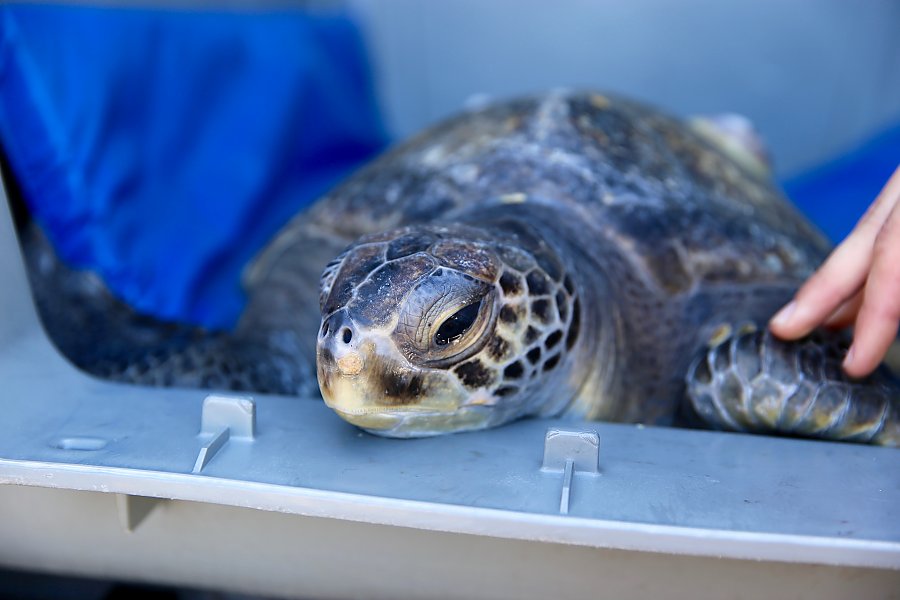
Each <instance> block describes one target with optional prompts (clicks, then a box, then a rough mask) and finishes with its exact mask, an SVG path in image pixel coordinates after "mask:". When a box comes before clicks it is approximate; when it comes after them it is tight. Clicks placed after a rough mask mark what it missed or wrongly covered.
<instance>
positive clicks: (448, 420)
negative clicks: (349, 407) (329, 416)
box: [336, 406, 491, 438]
mask: <svg viewBox="0 0 900 600" xmlns="http://www.w3.org/2000/svg"><path fill="white" fill-rule="evenodd" d="M336 412H337V413H338V414H339V415H340V416H341V417H342V418H343V419H345V420H347V421H349V422H350V423H353V424H354V425H356V426H358V427H360V428H362V429H364V430H366V431H368V432H369V433H373V434H375V435H380V436H382V437H392V438H420V437H433V436H437V435H446V434H448V433H461V432H464V431H476V430H479V429H485V428H487V427H490V426H491V419H490V416H491V415H490V412H491V411H490V410H489V409H488V408H487V407H484V406H466V407H462V408H460V409H458V410H456V411H454V412H452V413H428V412H418V411H415V412H413V411H392V412H388V413H372V414H369V415H344V414H342V413H341V412H340V411H336ZM372 417H374V418H372Z"/></svg>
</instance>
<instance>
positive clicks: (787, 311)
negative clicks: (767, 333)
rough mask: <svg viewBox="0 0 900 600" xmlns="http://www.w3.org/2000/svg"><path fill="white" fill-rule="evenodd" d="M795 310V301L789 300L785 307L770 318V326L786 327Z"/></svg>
mask: <svg viewBox="0 0 900 600" xmlns="http://www.w3.org/2000/svg"><path fill="white" fill-rule="evenodd" d="M796 308H797V301H796V300H791V301H790V302H789V303H788V305H787V306H785V307H784V308H782V309H781V310H779V311H778V312H777V313H775V316H774V317H772V321H771V323H772V325H776V326H781V325H787V324H788V321H790V320H791V316H792V315H793V314H794V310H796Z"/></svg>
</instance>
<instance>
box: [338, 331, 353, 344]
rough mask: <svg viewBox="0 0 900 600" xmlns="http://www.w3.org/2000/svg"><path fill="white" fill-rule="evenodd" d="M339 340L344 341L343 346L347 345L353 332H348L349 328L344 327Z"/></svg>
mask: <svg viewBox="0 0 900 600" xmlns="http://www.w3.org/2000/svg"><path fill="white" fill-rule="evenodd" d="M341 339H342V340H344V343H345V344H349V343H350V340H352V339H353V332H352V331H350V328H349V327H344V330H343V331H342V332H341Z"/></svg>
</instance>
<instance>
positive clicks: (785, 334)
mask: <svg viewBox="0 0 900 600" xmlns="http://www.w3.org/2000/svg"><path fill="white" fill-rule="evenodd" d="M874 238H875V235H874V234H873V235H872V236H871V237H870V236H869V235H867V234H866V233H865V232H863V233H856V232H854V234H851V235H850V237H848V238H847V239H846V240H844V242H843V243H842V244H841V245H840V246H838V247H837V249H835V251H834V252H833V253H832V254H831V256H829V257H828V260H826V261H825V263H824V264H823V265H822V266H821V267H820V268H819V270H818V271H816V272H815V273H814V274H813V275H812V276H811V277H810V278H809V279H808V280H807V281H806V283H804V284H803V286H802V287H801V288H800V289H799V290H798V291H797V294H796V295H795V296H794V300H793V301H791V302H790V303H789V304H788V305H787V306H785V307H784V308H782V309H781V310H780V311H779V312H778V313H777V314H776V315H775V316H774V317H773V318H772V320H771V322H770V323H769V328H770V329H771V330H772V333H774V334H775V335H777V336H778V337H781V338H785V339H796V338H799V337H803V336H804V335H806V334H808V333H809V332H810V331H812V330H813V329H815V328H816V327H817V326H818V325H819V324H820V323H822V322H823V321H824V320H825V319H826V318H827V317H828V316H829V315H831V314H832V313H834V312H835V311H836V310H837V309H838V307H839V306H840V305H841V304H843V303H844V302H846V301H847V300H848V299H850V297H851V296H853V295H854V294H856V293H857V292H858V291H859V290H861V289H862V286H863V284H864V283H865V280H866V274H867V273H868V271H869V264H870V262H871V259H872V245H873V242H874Z"/></svg>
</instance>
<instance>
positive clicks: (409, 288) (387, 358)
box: [317, 225, 578, 437]
mask: <svg viewBox="0 0 900 600" xmlns="http://www.w3.org/2000/svg"><path fill="white" fill-rule="evenodd" d="M544 254H546V253H544ZM548 256H549V255H548V254H547V255H546V256H535V255H534V253H531V252H528V251H526V250H523V249H522V248H519V247H516V246H514V245H512V244H511V243H509V241H508V240H507V241H506V242H503V241H497V240H496V239H492V237H491V236H489V235H488V234H487V233H486V232H484V231H482V230H480V229H477V228H473V227H466V226H462V225H454V226H452V227H441V226H434V225H431V226H417V227H406V228H403V229H399V230H395V231H391V232H387V233H383V234H379V235H377V236H370V237H367V238H363V239H361V240H360V241H359V242H357V243H356V244H355V245H353V246H352V247H351V248H349V249H348V250H347V251H345V252H344V253H343V254H342V255H341V256H340V257H338V258H337V259H336V260H334V261H332V263H330V264H329V265H328V267H327V268H326V270H325V272H324V274H323V276H322V281H321V296H320V304H321V308H322V324H321V327H320V329H319V336H318V345H317V372H318V378H319V387H320V389H321V391H322V395H323V396H324V398H325V402H326V403H327V404H328V406H330V407H331V408H332V409H333V410H335V411H336V412H337V413H338V414H339V415H340V416H341V417H342V418H344V419H345V420H347V421H349V422H350V423H353V424H354V425H357V426H359V427H362V428H363V429H366V430H369V431H371V432H373V433H377V434H380V435H387V436H392V437H417V436H426V435H437V434H442V433H450V432H455V431H466V430H472V429H481V428H484V427H489V426H493V425H498V424H500V423H504V422H507V421H509V420H512V419H514V418H516V417H519V416H522V415H524V414H530V413H534V412H537V410H535V407H534V399H535V398H536V397H537V392H538V390H539V389H540V388H541V387H542V386H545V385H549V384H550V381H549V380H551V379H553V378H552V377H551V375H553V374H554V372H555V371H558V372H559V373H562V371H564V369H563V368H562V366H563V364H564V363H565V362H566V361H565V360H564V359H565V357H566V349H567V348H569V349H571V348H572V345H573V344H574V341H575V339H576V338H577V335H578V333H577V329H578V316H577V310H578V306H577V300H576V299H575V298H574V291H575V290H574V286H573V285H572V281H571V279H570V278H569V277H567V276H566V275H565V273H563V269H562V267H561V265H560V263H559V261H558V260H555V257H553V258H554V262H553V263H552V264H550V263H548V262H547V260H546V259H547V257H548ZM542 258H543V259H544V260H541V259H542ZM542 263H543V264H542ZM560 377H561V375H560Z"/></svg>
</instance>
